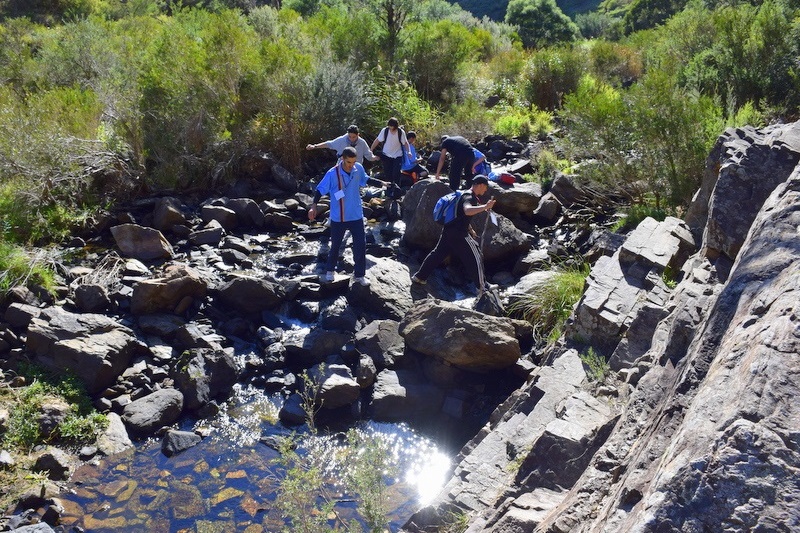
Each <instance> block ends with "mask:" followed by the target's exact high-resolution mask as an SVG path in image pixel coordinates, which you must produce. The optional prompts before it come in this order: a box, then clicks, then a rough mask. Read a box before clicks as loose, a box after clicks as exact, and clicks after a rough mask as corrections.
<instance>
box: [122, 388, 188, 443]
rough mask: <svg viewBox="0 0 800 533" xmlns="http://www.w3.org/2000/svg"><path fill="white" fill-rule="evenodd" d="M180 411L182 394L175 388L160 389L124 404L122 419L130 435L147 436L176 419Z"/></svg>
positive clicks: (181, 409) (181, 408)
mask: <svg viewBox="0 0 800 533" xmlns="http://www.w3.org/2000/svg"><path fill="white" fill-rule="evenodd" d="M182 411H183V394H181V392H180V391H178V390H176V389H161V390H157V391H155V392H153V393H151V394H148V395H147V396H144V397H143V398H139V399H138V400H135V401H133V402H131V403H129V404H128V405H126V406H125V409H124V411H123V413H122V421H123V422H124V423H125V427H126V428H127V429H128V431H129V432H130V434H131V435H133V436H136V437H147V436H150V435H152V434H153V433H155V432H156V431H157V430H158V429H160V428H161V427H163V426H168V425H170V424H172V423H174V422H175V421H177V420H178V418H179V417H180V415H181V412H182Z"/></svg>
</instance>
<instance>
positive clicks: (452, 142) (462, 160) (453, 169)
mask: <svg viewBox="0 0 800 533" xmlns="http://www.w3.org/2000/svg"><path fill="white" fill-rule="evenodd" d="M440 144H441V154H440V155H439V164H438V165H436V179H437V180H438V179H439V175H440V174H441V173H442V167H444V160H445V159H446V157H447V154H448V153H449V154H450V156H451V157H452V161H450V172H448V177H449V178H450V188H451V189H453V190H454V191H457V190H458V189H459V187H460V186H461V175H462V174H463V173H464V171H465V170H466V171H467V181H466V184H465V186H464V189H469V188H470V187H471V186H472V174H470V173H469V171H471V170H472V164H473V163H474V161H475V154H474V153H473V152H472V145H471V144H470V143H469V141H468V140H466V139H465V138H464V137H462V136H460V135H442V140H441V143H440Z"/></svg>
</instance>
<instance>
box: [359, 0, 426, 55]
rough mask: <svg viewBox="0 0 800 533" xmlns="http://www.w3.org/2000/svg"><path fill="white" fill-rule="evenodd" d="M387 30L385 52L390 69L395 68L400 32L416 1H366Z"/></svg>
mask: <svg viewBox="0 0 800 533" xmlns="http://www.w3.org/2000/svg"><path fill="white" fill-rule="evenodd" d="M365 1H366V2H367V4H368V5H369V7H370V8H371V9H372V10H373V11H374V12H375V14H376V15H377V16H378V19H379V20H380V21H381V26H383V29H384V30H385V32H386V34H385V41H384V47H383V48H384V52H385V53H386V59H387V60H388V62H389V66H390V68H392V69H393V68H394V67H395V59H396V57H397V49H398V48H399V46H400V32H401V31H402V30H403V28H404V27H405V24H406V21H407V20H408V17H409V16H410V15H411V12H412V10H413V9H414V0H365Z"/></svg>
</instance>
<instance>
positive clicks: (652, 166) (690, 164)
mask: <svg viewBox="0 0 800 533" xmlns="http://www.w3.org/2000/svg"><path fill="white" fill-rule="evenodd" d="M561 116H562V119H563V120H564V122H565V124H566V125H567V133H568V137H569V139H570V141H571V143H572V146H573V147H574V150H575V151H576V152H580V153H582V154H583V155H584V156H590V157H593V158H595V160H596V161H597V165H596V166H595V167H594V170H593V171H592V174H591V175H592V176H593V178H594V179H596V180H597V181H599V182H601V183H604V184H605V185H606V186H610V187H614V188H619V189H620V190H622V191H626V192H627V193H628V194H631V195H632V196H633V197H634V198H639V197H641V196H642V195H643V194H644V193H645V192H647V191H650V192H652V193H653V194H654V197H655V204H656V207H661V202H662V200H665V201H666V204H667V205H668V206H686V205H688V203H689V202H690V201H691V196H692V194H693V193H694V191H695V190H696V189H697V187H699V185H700V181H701V179H702V173H703V169H704V166H705V158H706V155H707V154H708V151H709V150H710V148H711V146H712V144H713V141H714V139H715V138H716V136H717V135H718V132H719V131H720V129H721V126H722V120H721V110H720V108H719V106H718V105H716V103H715V102H714V101H713V100H711V99H710V98H707V97H704V96H700V95H697V94H695V93H691V92H686V91H683V90H681V89H680V88H679V87H677V86H676V85H675V84H674V82H673V81H672V80H671V79H670V78H669V77H668V76H666V75H664V74H663V73H660V72H658V71H653V72H651V73H649V74H648V75H646V76H645V77H644V78H643V79H642V80H641V81H640V82H639V83H637V84H635V85H634V86H633V87H632V88H631V89H630V90H629V91H627V92H624V93H621V92H619V91H617V90H615V89H613V88H611V87H610V86H608V85H606V84H603V83H600V82H598V81H596V80H595V79H593V78H591V77H588V76H587V77H585V78H584V79H583V80H582V82H581V85H580V87H579V88H578V90H577V91H576V92H575V94H574V95H571V96H569V97H568V98H567V103H566V105H565V108H564V112H563V113H562V115H561ZM587 172H588V170H587ZM642 184H646V188H645V189H644V190H643V189H642Z"/></svg>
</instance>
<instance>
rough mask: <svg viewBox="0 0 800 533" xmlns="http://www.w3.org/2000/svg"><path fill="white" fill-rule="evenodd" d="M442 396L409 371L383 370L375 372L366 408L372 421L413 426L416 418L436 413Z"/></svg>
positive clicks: (439, 390) (436, 389) (439, 391)
mask: <svg viewBox="0 0 800 533" xmlns="http://www.w3.org/2000/svg"><path fill="white" fill-rule="evenodd" d="M443 399H444V395H443V393H442V391H441V389H439V388H438V387H435V386H433V385H431V384H430V383H427V382H426V381H425V380H424V379H422V378H421V377H420V376H419V375H418V374H416V373H414V372H411V371H408V370H397V371H395V370H389V369H386V370H382V371H381V372H379V373H378V376H377V378H376V380H375V385H374V387H373V392H372V401H371V402H370V404H369V409H370V413H371V415H372V417H373V418H374V419H375V420H383V421H396V420H404V421H408V422H410V423H413V421H414V420H417V419H418V417H420V416H423V415H425V414H429V413H434V412H437V411H438V410H439V408H440V406H441V405H442V401H443Z"/></svg>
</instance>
